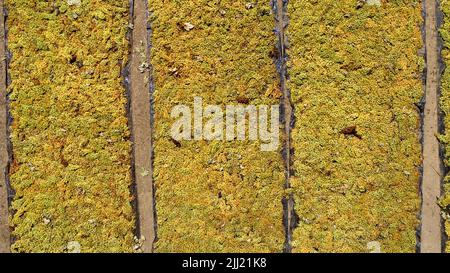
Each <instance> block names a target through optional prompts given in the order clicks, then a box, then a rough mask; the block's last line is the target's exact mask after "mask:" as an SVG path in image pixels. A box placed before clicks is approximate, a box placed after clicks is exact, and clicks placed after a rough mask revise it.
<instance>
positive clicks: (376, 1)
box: [366, 0, 381, 7]
mask: <svg viewBox="0 0 450 273" xmlns="http://www.w3.org/2000/svg"><path fill="white" fill-rule="evenodd" d="M366 3H367V5H369V6H378V7H380V6H381V0H366Z"/></svg>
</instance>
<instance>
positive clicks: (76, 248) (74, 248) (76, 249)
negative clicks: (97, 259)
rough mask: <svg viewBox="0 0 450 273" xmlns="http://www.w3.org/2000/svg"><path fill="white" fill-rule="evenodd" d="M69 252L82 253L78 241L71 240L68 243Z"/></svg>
mask: <svg viewBox="0 0 450 273" xmlns="http://www.w3.org/2000/svg"><path fill="white" fill-rule="evenodd" d="M67 252H69V253H81V245H80V243H79V242H77V241H71V242H68V243H67Z"/></svg>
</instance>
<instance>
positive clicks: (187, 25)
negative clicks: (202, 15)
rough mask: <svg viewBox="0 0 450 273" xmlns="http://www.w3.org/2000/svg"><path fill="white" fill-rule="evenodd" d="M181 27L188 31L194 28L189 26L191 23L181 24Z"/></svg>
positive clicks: (191, 25)
mask: <svg viewBox="0 0 450 273" xmlns="http://www.w3.org/2000/svg"><path fill="white" fill-rule="evenodd" d="M183 27H184V30H186V31H190V30H191V29H193V28H194V25H193V24H191V23H184V24H183Z"/></svg>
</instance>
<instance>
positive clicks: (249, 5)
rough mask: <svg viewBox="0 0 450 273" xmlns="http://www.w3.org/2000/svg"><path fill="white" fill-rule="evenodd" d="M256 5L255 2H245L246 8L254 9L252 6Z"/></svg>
mask: <svg viewBox="0 0 450 273" xmlns="http://www.w3.org/2000/svg"><path fill="white" fill-rule="evenodd" d="M254 7H255V4H253V3H247V4H245V8H246V9H252V8H254Z"/></svg>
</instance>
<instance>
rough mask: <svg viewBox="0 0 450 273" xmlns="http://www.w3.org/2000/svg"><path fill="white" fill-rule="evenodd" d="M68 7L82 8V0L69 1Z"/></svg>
mask: <svg viewBox="0 0 450 273" xmlns="http://www.w3.org/2000/svg"><path fill="white" fill-rule="evenodd" d="M67 5H69V6H77V7H79V6H81V0H67Z"/></svg>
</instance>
